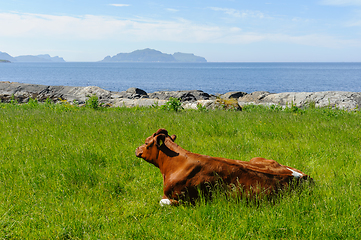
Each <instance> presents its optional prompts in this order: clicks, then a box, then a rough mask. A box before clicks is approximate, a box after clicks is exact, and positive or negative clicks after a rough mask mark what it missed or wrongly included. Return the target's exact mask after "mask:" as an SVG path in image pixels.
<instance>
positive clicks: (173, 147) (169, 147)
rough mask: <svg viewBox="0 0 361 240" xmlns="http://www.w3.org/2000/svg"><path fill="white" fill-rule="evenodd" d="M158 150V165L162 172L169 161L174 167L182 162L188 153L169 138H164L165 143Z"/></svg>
mask: <svg viewBox="0 0 361 240" xmlns="http://www.w3.org/2000/svg"><path fill="white" fill-rule="evenodd" d="M160 150H161V151H159V156H158V161H159V162H158V167H159V169H160V171H161V173H162V174H163V173H164V172H165V171H166V168H167V167H168V166H169V163H171V166H172V167H176V166H177V165H178V164H179V163H182V162H184V161H185V160H186V155H187V154H189V153H190V152H189V151H187V150H185V149H183V148H181V147H180V146H179V145H177V144H176V143H174V142H173V141H171V140H169V139H166V141H165V144H164V145H163V146H162V147H161V149H160Z"/></svg>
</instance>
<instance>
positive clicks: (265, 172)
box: [136, 129, 308, 206]
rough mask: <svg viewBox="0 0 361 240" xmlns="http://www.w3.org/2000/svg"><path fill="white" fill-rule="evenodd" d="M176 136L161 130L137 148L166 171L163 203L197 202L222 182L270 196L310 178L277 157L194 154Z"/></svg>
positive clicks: (138, 153)
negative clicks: (243, 159) (238, 158)
mask: <svg viewBox="0 0 361 240" xmlns="http://www.w3.org/2000/svg"><path fill="white" fill-rule="evenodd" d="M175 139H176V136H175V135H172V136H169V135H168V132H167V130H165V129H159V130H158V131H157V132H156V133H154V134H153V135H152V136H150V137H148V138H147V139H146V140H145V144H143V145H142V146H140V147H138V148H137V149H136V156H137V157H139V158H143V159H144V160H145V161H147V162H149V163H151V164H153V165H154V166H156V167H158V168H159V169H160V172H161V173H162V176H163V192H164V196H163V199H162V200H161V201H160V204H161V205H162V206H163V205H175V204H178V201H179V200H183V201H184V200H190V201H191V202H193V201H194V200H195V199H197V198H198V197H199V193H200V192H202V193H209V192H210V191H209V188H210V187H212V186H214V185H219V184H221V185H222V186H223V187H225V188H226V189H229V190H231V189H233V190H234V189H236V192H237V194H241V195H242V196H243V195H244V196H246V197H253V196H269V195H273V194H276V193H277V192H279V190H282V189H285V188H287V187H289V185H290V184H291V183H294V182H299V181H300V180H305V179H307V178H308V176H307V175H306V174H304V173H303V172H301V171H299V170H297V169H295V168H292V167H287V166H284V165H281V164H279V163H278V162H276V161H274V160H268V159H264V158H259V157H256V158H252V159H251V160H250V161H249V162H245V161H238V160H230V159H226V158H219V157H210V156H205V155H200V154H196V153H192V152H189V151H187V150H185V149H183V148H181V147H180V146H178V145H177V144H176V143H175V142H174V141H175Z"/></svg>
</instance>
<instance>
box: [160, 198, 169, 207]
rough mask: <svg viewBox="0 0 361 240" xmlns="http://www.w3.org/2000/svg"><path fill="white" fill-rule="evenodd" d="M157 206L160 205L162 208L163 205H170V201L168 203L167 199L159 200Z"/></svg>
mask: <svg viewBox="0 0 361 240" xmlns="http://www.w3.org/2000/svg"><path fill="white" fill-rule="evenodd" d="M159 204H160V205H161V206H162V207H164V206H165V205H171V201H170V200H169V199H167V198H165V199H162V200H160V201H159Z"/></svg>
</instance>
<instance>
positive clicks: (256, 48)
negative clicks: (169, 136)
mask: <svg viewBox="0 0 361 240" xmlns="http://www.w3.org/2000/svg"><path fill="white" fill-rule="evenodd" d="M145 48H151V49H156V50H159V51H161V52H163V53H168V54H173V53H175V52H183V53H194V54H195V55H197V56H202V57H205V58H206V59H207V60H208V61H209V62H361V0H314V1H310V0H302V1H290V0H277V1H276V0H264V1H262V0H253V1H249V0H244V1H243V0H242V1H238V0H207V1H205V0H203V1H200V0H191V1H189V0H182V1H171V0H168V1H161V0H139V1H137V0H31V1H29V0H0V51H1V52H6V53H8V54H10V55H11V56H13V57H15V56H19V55H38V54H50V55H51V56H59V57H63V58H64V59H65V60H66V61H69V62H70V61H76V62H79V61H80V62H84V61H100V60H102V59H103V58H104V57H106V56H114V55H116V54H118V53H126V52H132V51H134V50H138V49H145Z"/></svg>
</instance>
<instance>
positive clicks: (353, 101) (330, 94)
mask: <svg viewBox="0 0 361 240" xmlns="http://www.w3.org/2000/svg"><path fill="white" fill-rule="evenodd" d="M238 103H239V104H240V105H241V106H242V105H245V104H263V105H280V106H283V107H286V106H289V107H290V106H291V105H292V104H294V105H295V106H297V107H300V108H303V107H306V106H308V105H310V104H314V106H315V107H332V108H335V107H336V108H340V109H345V110H355V109H359V110H360V107H361V93H359V92H341V91H326V92H285V93H268V92H254V93H251V94H248V95H246V96H244V97H242V98H239V99H238Z"/></svg>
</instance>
